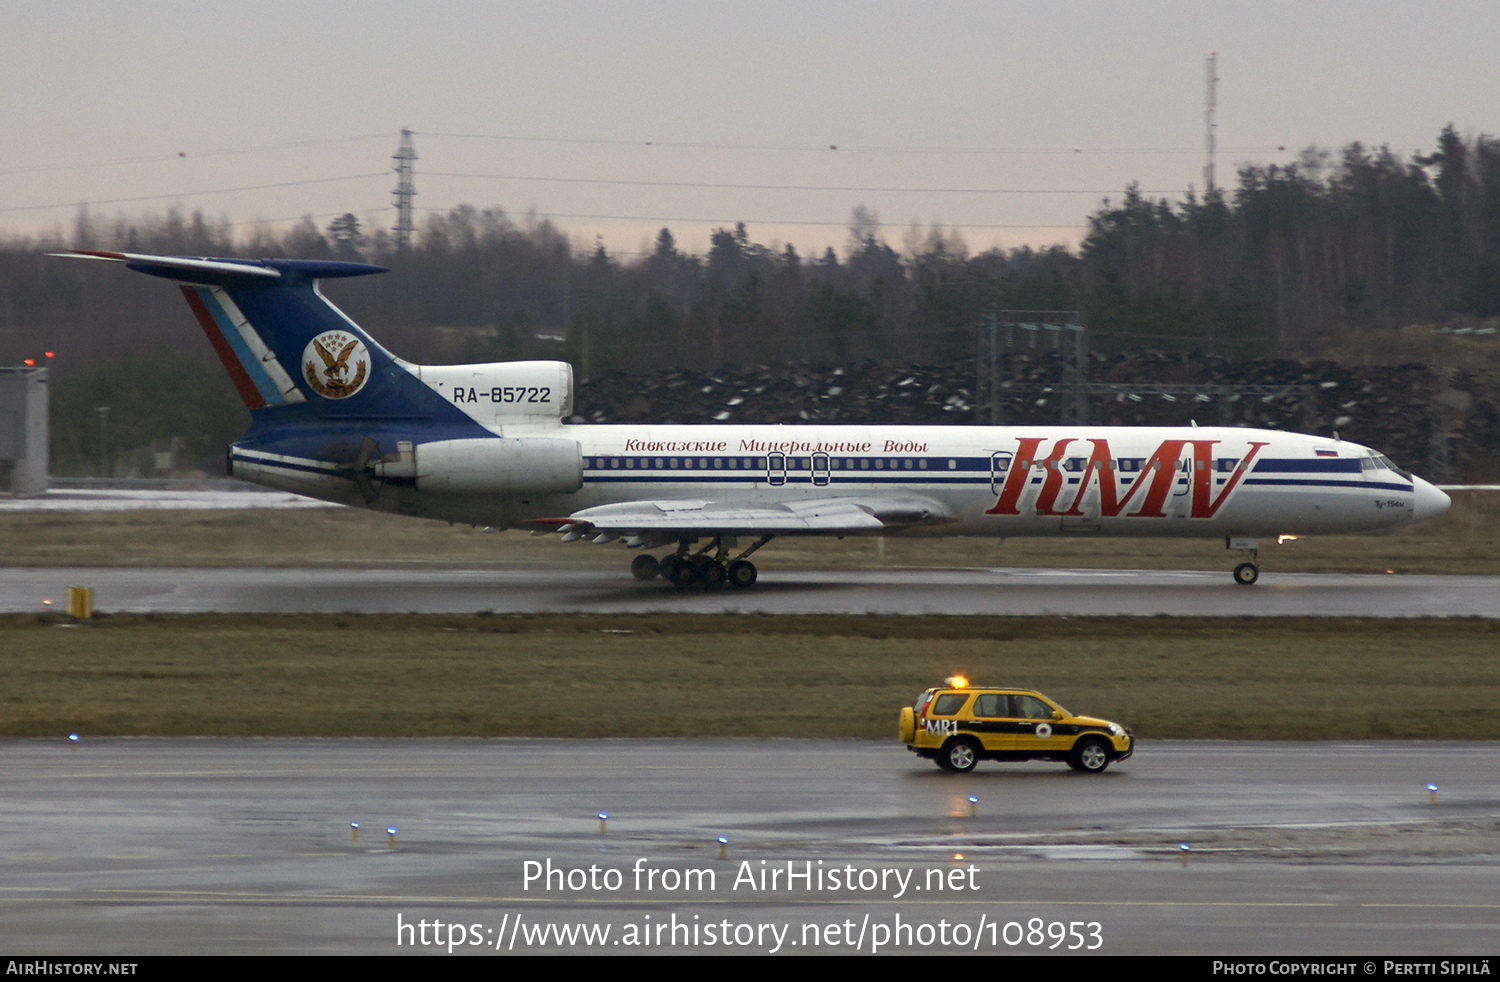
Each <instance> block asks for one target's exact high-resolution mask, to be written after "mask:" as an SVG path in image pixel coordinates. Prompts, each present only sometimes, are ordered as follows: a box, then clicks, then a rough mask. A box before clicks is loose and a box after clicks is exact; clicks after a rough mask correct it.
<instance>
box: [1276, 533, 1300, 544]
mask: <svg viewBox="0 0 1500 982" xmlns="http://www.w3.org/2000/svg"><path fill="white" fill-rule="evenodd" d="M1295 541H1297V537H1296V536H1295V535H1278V536H1277V537H1276V544H1277V545H1278V546H1279V545H1281V544H1282V543H1283V542H1295Z"/></svg>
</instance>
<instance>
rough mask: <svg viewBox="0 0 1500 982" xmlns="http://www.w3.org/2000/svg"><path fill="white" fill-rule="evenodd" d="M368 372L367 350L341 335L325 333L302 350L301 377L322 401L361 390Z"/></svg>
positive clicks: (353, 338)
mask: <svg viewBox="0 0 1500 982" xmlns="http://www.w3.org/2000/svg"><path fill="white" fill-rule="evenodd" d="M351 361H352V362H353V365H352V367H351V365H350V362H351ZM369 371H370V352H369V350H368V349H367V348H366V347H365V346H364V344H363V343H362V342H361V341H360V340H359V338H356V337H354V336H353V335H351V334H347V333H345V332H344V331H325V332H323V333H322V334H319V335H318V336H317V337H315V338H313V339H312V340H311V341H309V342H308V343H307V347H306V348H304V349H302V376H303V377H304V378H305V379H307V384H308V385H310V386H312V390H313V391H314V392H316V393H317V394H318V395H320V396H322V397H323V398H325V399H347V398H349V397H350V396H352V395H354V393H356V392H358V391H359V390H360V389H361V388H363V387H364V384H365V377H366V376H367V375H368V374H369Z"/></svg>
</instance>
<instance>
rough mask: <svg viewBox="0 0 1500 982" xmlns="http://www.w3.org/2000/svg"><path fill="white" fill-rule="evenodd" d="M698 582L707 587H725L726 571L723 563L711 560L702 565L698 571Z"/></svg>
mask: <svg viewBox="0 0 1500 982" xmlns="http://www.w3.org/2000/svg"><path fill="white" fill-rule="evenodd" d="M697 573H698V582H700V583H702V584H703V585H704V586H706V587H720V586H723V585H724V577H725V575H726V574H725V570H724V564H723V563H721V562H717V561H713V560H710V561H709V562H706V563H703V564H701V565H700V566H699V567H698V569H697Z"/></svg>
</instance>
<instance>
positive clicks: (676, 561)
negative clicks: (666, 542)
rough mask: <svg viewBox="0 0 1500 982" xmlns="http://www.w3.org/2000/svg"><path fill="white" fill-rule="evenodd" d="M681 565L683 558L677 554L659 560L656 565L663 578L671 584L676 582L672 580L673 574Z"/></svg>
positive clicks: (670, 554)
mask: <svg viewBox="0 0 1500 982" xmlns="http://www.w3.org/2000/svg"><path fill="white" fill-rule="evenodd" d="M681 565H682V557H681V556H679V555H677V554H676V553H675V552H674V553H669V554H667V555H665V556H663V557H661V559H659V560H657V563H656V566H657V569H658V570H659V571H660V572H661V578H662V579H664V580H666V581H668V582H669V583H670V582H675V581H674V580H673V579H672V574H673V573H674V572H675V571H676V569H677V567H679V566H681Z"/></svg>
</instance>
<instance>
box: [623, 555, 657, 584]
mask: <svg viewBox="0 0 1500 982" xmlns="http://www.w3.org/2000/svg"><path fill="white" fill-rule="evenodd" d="M630 575H631V576H634V577H635V578H636V579H638V580H654V579H656V578H657V577H658V576H660V575H661V563H658V562H657V561H656V557H655V556H636V557H635V558H634V559H632V560H631V561H630Z"/></svg>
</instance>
